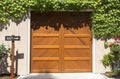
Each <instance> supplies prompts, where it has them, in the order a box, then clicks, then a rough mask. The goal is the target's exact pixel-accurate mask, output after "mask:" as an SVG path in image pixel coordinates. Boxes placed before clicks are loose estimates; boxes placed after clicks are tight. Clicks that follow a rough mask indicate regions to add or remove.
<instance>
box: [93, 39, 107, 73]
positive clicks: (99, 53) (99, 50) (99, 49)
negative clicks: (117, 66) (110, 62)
mask: <svg viewBox="0 0 120 79" xmlns="http://www.w3.org/2000/svg"><path fill="white" fill-rule="evenodd" d="M93 45H94V46H93V47H94V53H93V54H94V56H95V58H94V64H95V73H104V72H107V71H109V68H105V67H104V66H103V64H102V62H101V60H102V58H103V56H104V54H107V53H108V52H109V49H105V48H104V41H103V40H96V39H94V44H93Z"/></svg>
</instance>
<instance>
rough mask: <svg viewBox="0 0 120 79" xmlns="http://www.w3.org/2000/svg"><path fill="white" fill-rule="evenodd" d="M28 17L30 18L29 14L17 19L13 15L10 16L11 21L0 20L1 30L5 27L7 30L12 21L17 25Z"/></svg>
mask: <svg viewBox="0 0 120 79" xmlns="http://www.w3.org/2000/svg"><path fill="white" fill-rule="evenodd" d="M27 18H29V15H27V14H25V15H22V16H21V18H19V19H15V18H13V17H10V19H9V21H8V22H6V23H2V22H0V31H2V30H3V29H5V30H7V28H8V27H7V26H10V22H14V23H16V25H18V24H20V23H21V22H22V21H25V20H26V19H27Z"/></svg>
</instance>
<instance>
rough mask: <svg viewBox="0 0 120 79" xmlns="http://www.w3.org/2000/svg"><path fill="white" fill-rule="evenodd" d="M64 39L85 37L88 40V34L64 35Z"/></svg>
mask: <svg viewBox="0 0 120 79" xmlns="http://www.w3.org/2000/svg"><path fill="white" fill-rule="evenodd" d="M64 36H65V37H85V38H86V37H87V38H90V37H91V35H90V34H64Z"/></svg>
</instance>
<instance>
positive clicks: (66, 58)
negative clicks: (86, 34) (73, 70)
mask: <svg viewBox="0 0 120 79" xmlns="http://www.w3.org/2000/svg"><path fill="white" fill-rule="evenodd" d="M89 59H90V58H89V57H64V60H89Z"/></svg>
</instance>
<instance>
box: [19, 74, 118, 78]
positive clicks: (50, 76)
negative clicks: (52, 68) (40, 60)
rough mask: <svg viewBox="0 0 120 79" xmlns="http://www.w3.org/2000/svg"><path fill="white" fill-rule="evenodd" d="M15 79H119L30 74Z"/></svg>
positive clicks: (94, 75)
mask: <svg viewBox="0 0 120 79" xmlns="http://www.w3.org/2000/svg"><path fill="white" fill-rule="evenodd" d="M17 79H120V78H108V77H106V76H104V75H102V74H96V73H31V74H24V75H20V76H19V77H18V78H17Z"/></svg>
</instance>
